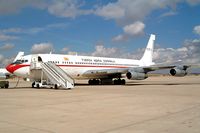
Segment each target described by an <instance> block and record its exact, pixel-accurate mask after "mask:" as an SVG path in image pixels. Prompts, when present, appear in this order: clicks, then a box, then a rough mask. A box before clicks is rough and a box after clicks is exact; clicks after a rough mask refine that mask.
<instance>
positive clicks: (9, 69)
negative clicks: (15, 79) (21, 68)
mask: <svg viewBox="0 0 200 133" xmlns="http://www.w3.org/2000/svg"><path fill="white" fill-rule="evenodd" d="M6 70H7V71H8V72H10V73H14V71H15V70H16V69H15V66H14V65H12V64H9V65H8V66H6Z"/></svg>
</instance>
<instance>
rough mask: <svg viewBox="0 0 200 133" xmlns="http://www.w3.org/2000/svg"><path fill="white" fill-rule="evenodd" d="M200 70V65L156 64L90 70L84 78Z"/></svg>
mask: <svg viewBox="0 0 200 133" xmlns="http://www.w3.org/2000/svg"><path fill="white" fill-rule="evenodd" d="M190 67H192V68H200V64H196V65H195V64H193V65H166V64H155V65H151V66H144V67H129V68H116V69H100V70H88V71H86V72H85V73H84V74H83V75H82V76H85V77H90V78H95V77H101V78H118V77H121V75H122V74H126V73H128V72H136V73H148V72H150V71H156V70H163V69H173V68H177V69H180V70H186V69H188V68H190Z"/></svg>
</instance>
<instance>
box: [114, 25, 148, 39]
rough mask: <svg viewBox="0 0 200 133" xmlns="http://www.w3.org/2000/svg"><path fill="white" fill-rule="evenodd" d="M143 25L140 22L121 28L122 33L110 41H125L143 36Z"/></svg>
mask: <svg viewBox="0 0 200 133" xmlns="http://www.w3.org/2000/svg"><path fill="white" fill-rule="evenodd" d="M144 28H145V24H144V23H143V22H140V21H136V22H134V23H132V24H130V25H126V26H124V27H123V31H124V33H123V34H121V35H118V36H116V37H114V38H113V39H112V41H115V42H119V41H127V40H128V39H129V38H130V37H136V36H140V35H143V34H144Z"/></svg>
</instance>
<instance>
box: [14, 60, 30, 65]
mask: <svg viewBox="0 0 200 133" xmlns="http://www.w3.org/2000/svg"><path fill="white" fill-rule="evenodd" d="M26 62H28V60H16V61H15V62H13V63H12V64H22V63H26Z"/></svg>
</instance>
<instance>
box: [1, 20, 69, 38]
mask: <svg viewBox="0 0 200 133" xmlns="http://www.w3.org/2000/svg"><path fill="white" fill-rule="evenodd" d="M67 26H68V24H67V23H53V24H48V25H45V26H43V27H31V28H19V27H18V28H16V27H15V28H7V29H0V35H4V36H9V35H5V34H37V33H40V32H44V31H48V30H52V29H57V30H58V29H64V28H66V27H67ZM9 37H12V38H11V39H13V37H14V36H9ZM2 38H3V37H2ZM4 38H6V37H4ZM14 39H17V37H14ZM4 40H5V39H4ZM7 40H8V39H7Z"/></svg>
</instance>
